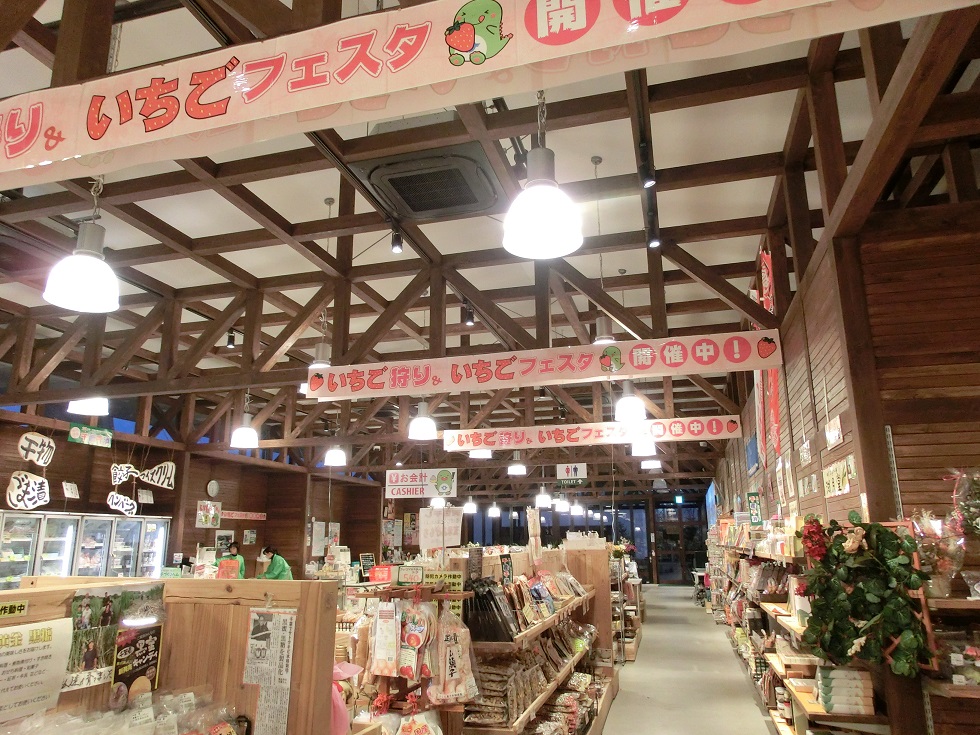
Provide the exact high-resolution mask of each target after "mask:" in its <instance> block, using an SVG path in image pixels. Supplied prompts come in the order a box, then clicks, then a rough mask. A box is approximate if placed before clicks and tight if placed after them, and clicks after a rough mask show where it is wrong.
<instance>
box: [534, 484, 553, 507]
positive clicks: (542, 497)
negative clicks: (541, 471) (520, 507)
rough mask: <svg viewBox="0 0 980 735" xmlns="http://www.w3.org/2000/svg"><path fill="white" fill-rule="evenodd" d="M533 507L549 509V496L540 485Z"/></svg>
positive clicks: (545, 489)
mask: <svg viewBox="0 0 980 735" xmlns="http://www.w3.org/2000/svg"><path fill="white" fill-rule="evenodd" d="M534 507H535V508H550V507H551V496H550V495H548V490H547V488H545V486H544V485H542V486H541V487H540V488H539V489H538V494H537V495H536V496H535V497H534Z"/></svg>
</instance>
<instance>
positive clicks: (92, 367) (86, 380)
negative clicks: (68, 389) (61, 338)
mask: <svg viewBox="0 0 980 735" xmlns="http://www.w3.org/2000/svg"><path fill="white" fill-rule="evenodd" d="M82 318H84V317H82ZM105 323H106V315H105V314H90V315H89V316H88V326H87V327H86V329H85V355H84V357H83V358H82V380H81V383H82V385H85V386H89V385H92V381H93V378H94V377H95V372H96V371H97V370H98V369H99V364H100V363H101V362H102V340H103V337H104V335H105Z"/></svg>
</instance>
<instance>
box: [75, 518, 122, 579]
mask: <svg viewBox="0 0 980 735" xmlns="http://www.w3.org/2000/svg"><path fill="white" fill-rule="evenodd" d="M112 521H113V519H112V518H95V517H92V518H82V532H81V534H79V536H78V555H77V557H76V561H75V571H74V573H75V574H76V575H78V576H79V577H104V576H106V562H107V561H108V560H109V542H110V540H111V539H112Z"/></svg>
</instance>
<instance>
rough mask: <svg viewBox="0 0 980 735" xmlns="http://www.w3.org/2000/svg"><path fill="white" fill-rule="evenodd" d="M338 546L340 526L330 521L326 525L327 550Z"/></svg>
mask: <svg viewBox="0 0 980 735" xmlns="http://www.w3.org/2000/svg"><path fill="white" fill-rule="evenodd" d="M331 546H340V524H339V523H336V522H333V521H331V522H330V523H328V524H327V548H330V547H331Z"/></svg>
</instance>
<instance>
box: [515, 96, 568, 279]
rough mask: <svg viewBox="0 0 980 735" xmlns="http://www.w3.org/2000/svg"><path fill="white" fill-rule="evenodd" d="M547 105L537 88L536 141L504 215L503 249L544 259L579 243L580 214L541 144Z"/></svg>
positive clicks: (549, 153) (552, 156)
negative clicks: (524, 178) (517, 191)
mask: <svg viewBox="0 0 980 735" xmlns="http://www.w3.org/2000/svg"><path fill="white" fill-rule="evenodd" d="M547 115H548V112H547V107H546V105H545V99H544V91H543V90H539V91H538V145H537V147H536V148H532V149H531V150H530V151H528V153H527V183H526V184H525V185H524V191H522V192H521V193H520V194H518V195H517V197H516V198H515V199H514V201H513V202H511V205H510V209H509V210H507V216H506V217H505V218H504V250H506V251H507V252H508V253H511V254H512V255H516V256H518V257H520V258H533V259H537V260H547V259H550V258H561V257H563V256H566V255H571V254H572V253H574V252H575V251H576V250H578V249H579V248H580V247H582V215H581V213H580V212H579V210H578V207H577V206H576V205H575V203H574V202H573V201H572V200H571V199H570V198H569V196H568V194H566V193H565V192H563V191H562V190H561V189H559V188H558V184H557V183H556V182H555V154H554V151H552V150H551V149H550V148H547V147H545V124H546V122H547Z"/></svg>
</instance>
